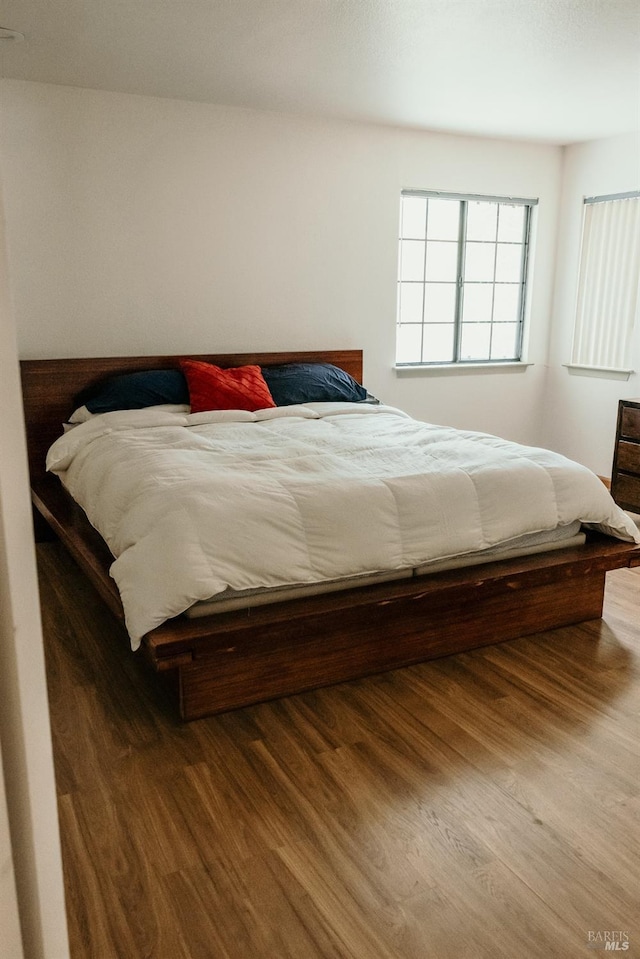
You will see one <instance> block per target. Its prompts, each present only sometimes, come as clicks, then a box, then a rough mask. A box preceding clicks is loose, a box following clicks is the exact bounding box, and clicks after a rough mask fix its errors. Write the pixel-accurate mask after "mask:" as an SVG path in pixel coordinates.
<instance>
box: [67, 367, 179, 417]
mask: <svg viewBox="0 0 640 959" xmlns="http://www.w3.org/2000/svg"><path fill="white" fill-rule="evenodd" d="M165 403H182V404H186V405H187V406H188V405H189V387H188V386H187V381H186V379H185V376H184V373H182V372H181V370H141V371H140V372H139V373H122V374H121V375H120V376H113V377H111V379H109V380H106V381H104V382H102V383H97V384H96V385H95V386H90V387H89V388H88V389H86V390H84V391H83V392H82V393H80V394H79V395H78V396H77V397H76V405H77V406H86V407H87V409H88V410H89V412H90V413H111V412H112V411H113V410H141V409H144V407H146V406H161V405H164V404H165Z"/></svg>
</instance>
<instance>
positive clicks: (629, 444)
mask: <svg viewBox="0 0 640 959" xmlns="http://www.w3.org/2000/svg"><path fill="white" fill-rule="evenodd" d="M611 495H612V496H613V498H614V499H615V501H616V503H618V504H619V505H620V506H622V508H623V509H628V510H632V511H633V512H636V513H640V400H637V399H636V400H632V399H629V400H620V402H619V403H618V424H617V427H616V440H615V446H614V454H613V467H612V470H611Z"/></svg>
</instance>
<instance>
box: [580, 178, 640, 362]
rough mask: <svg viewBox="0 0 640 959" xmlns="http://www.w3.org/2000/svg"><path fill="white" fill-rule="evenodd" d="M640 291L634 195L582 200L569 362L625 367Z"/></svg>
mask: <svg viewBox="0 0 640 959" xmlns="http://www.w3.org/2000/svg"><path fill="white" fill-rule="evenodd" d="M639 290H640V195H637V194H635V195H631V196H624V197H619V198H618V197H612V198H609V197H607V198H606V199H600V198H596V199H595V201H592V202H589V201H586V202H585V205H584V220H583V226H582V250H581V255H580V274H579V279H578V298H577V306H576V321H575V329H574V339H573V352H572V357H571V362H572V363H573V364H575V365H576V366H591V367H597V368H599V369H610V370H618V369H620V370H621V369H625V368H628V366H629V364H630V361H631V344H632V335H633V330H634V326H635V324H636V320H637V314H638V304H639Z"/></svg>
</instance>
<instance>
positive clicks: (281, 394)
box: [261, 363, 367, 406]
mask: <svg viewBox="0 0 640 959" xmlns="http://www.w3.org/2000/svg"><path fill="white" fill-rule="evenodd" d="M261 369H262V375H263V376H264V378H265V380H266V381H267V386H268V387H269V391H270V393H271V395H272V397H273V401H274V403H275V404H276V406H293V405H295V404H296V403H339V402H346V403H361V402H362V401H363V400H366V399H367V391H366V390H365V388H364V386H361V385H360V384H359V383H358V382H357V381H356V380H354V378H353V377H352V376H350V375H349V374H348V373H345V371H344V370H341V369H339V368H338V367H337V366H332V365H331V364H330V363H286V364H285V365H283V366H263V367H261Z"/></svg>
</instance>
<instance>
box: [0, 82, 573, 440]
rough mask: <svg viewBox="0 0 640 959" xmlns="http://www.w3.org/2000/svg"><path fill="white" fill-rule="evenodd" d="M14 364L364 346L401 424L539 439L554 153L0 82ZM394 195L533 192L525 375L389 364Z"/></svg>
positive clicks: (556, 182) (556, 170) (555, 193)
mask: <svg viewBox="0 0 640 959" xmlns="http://www.w3.org/2000/svg"><path fill="white" fill-rule="evenodd" d="M0 110H1V111H2V113H3V115H4V136H3V142H2V145H1V147H0V148H1V149H2V151H3V164H4V170H5V174H4V175H5V186H6V190H5V192H6V216H7V231H8V242H9V257H10V268H11V274H12V281H13V286H14V295H15V308H16V320H17V326H18V331H19V348H20V355H21V356H22V357H31V358H35V357H46V356H56V355H57V356H61V355H76V356H79V355H94V356H100V355H109V354H116V355H117V354H126V353H132V352H133V353H145V352H155V353H162V352H167V353H170V352H172V351H179V352H207V351H225V350H230V351H232V350H251V349H260V350H268V349H274V350H277V349H287V348H291V349H296V348H297V349H314V348H315V349H319V348H323V347H328V348H332V347H333V348H341V347H362V348H363V349H364V351H365V379H366V382H367V385H368V386H369V388H370V389H371V390H372V391H373V392H375V393H377V394H378V395H379V396H381V397H382V398H383V399H384V400H386V401H387V402H390V403H394V404H397V405H400V406H402V407H403V408H405V409H407V410H408V411H409V412H412V413H414V414H415V415H417V416H419V417H421V418H424V419H429V420H432V421H436V422H446V423H450V424H452V425H454V426H461V427H467V428H471V429H481V430H487V431H490V432H496V433H500V434H502V435H504V436H507V437H509V438H513V439H516V440H520V441H523V442H538V441H539V439H540V435H541V425H542V424H541V418H540V415H539V414H540V410H541V398H542V393H543V387H544V377H545V362H546V352H547V340H548V332H549V317H550V309H551V294H552V283H553V247H554V241H555V233H556V211H557V206H558V200H559V186H560V176H561V150H560V149H559V148H557V147H551V146H544V145H534V144H526V143H517V142H506V141H497V140H483V139H474V138H465V137H453V136H445V135H438V134H430V133H425V132H412V131H407V130H399V129H392V128H384V127H377V126H373V125H365V124H356V123H347V122H338V121H328V120H314V119H309V118H302V117H292V116H288V115H279V114H275V113H262V112H255V111H251V110H243V109H237V108H227V107H216V106H210V105H206V104H195V103H185V102H178V101H172V100H161V99H154V98H147V97H137V96H131V95H126V94H114V93H105V92H96V91H88V90H78V89H72V88H65V87H55V86H48V85H42V84H34V83H27V82H21V81H3V87H2V100H1V105H0ZM403 187H405V188H409V187H414V188H420V187H423V188H432V189H447V190H452V191H460V192H474V193H489V194H496V193H498V194H511V195H518V196H527V197H539V198H540V204H539V207H538V222H537V235H538V249H537V257H536V263H535V271H534V276H533V287H532V297H531V308H532V315H531V336H530V353H529V358H530V359H531V360H532V361H533V362H534V363H535V364H536V365H535V366H533V367H530V368H529V369H528V370H526V372H518V373H516V374H513V373H511V374H510V373H506V372H505V373H490V374H489V375H487V374H480V373H478V374H464V375H455V376H451V375H448V376H442V375H441V376H431V377H426V376H420V377H405V378H400V377H398V376H396V374H395V373H394V372H393V370H392V367H393V361H394V336H395V328H394V327H395V285H396V271H397V240H396V237H397V224H398V210H399V195H400V190H401V189H402V188H403Z"/></svg>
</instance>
